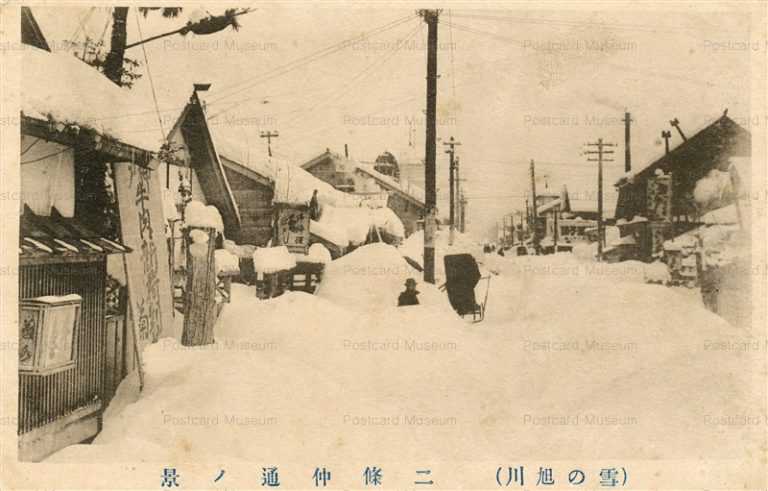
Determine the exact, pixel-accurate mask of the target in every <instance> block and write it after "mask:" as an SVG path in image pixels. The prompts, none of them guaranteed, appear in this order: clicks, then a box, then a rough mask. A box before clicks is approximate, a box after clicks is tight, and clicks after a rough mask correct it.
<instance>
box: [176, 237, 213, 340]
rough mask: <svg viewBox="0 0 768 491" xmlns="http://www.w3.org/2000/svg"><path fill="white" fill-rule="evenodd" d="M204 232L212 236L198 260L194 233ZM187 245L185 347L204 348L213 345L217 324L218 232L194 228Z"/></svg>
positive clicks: (183, 335)
mask: <svg viewBox="0 0 768 491" xmlns="http://www.w3.org/2000/svg"><path fill="white" fill-rule="evenodd" d="M192 230H200V231H202V232H205V233H206V234H208V241H207V243H206V244H203V245H204V246H206V252H205V254H204V255H202V256H200V257H196V256H195V255H194V254H192V252H191V251H190V246H191V245H192V244H191V243H190V242H191V240H190V237H189V235H190V232H191V231H192ZM184 238H185V241H186V243H187V291H186V299H185V301H184V331H183V333H182V335H181V344H182V345H184V346H202V345H205V344H212V343H213V342H214V338H213V326H214V324H215V323H216V265H215V264H214V253H213V252H214V249H215V243H216V230H215V229H214V228H192V229H188V230H187V231H186V232H185V234H184Z"/></svg>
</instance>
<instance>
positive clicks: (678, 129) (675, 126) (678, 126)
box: [669, 118, 688, 141]
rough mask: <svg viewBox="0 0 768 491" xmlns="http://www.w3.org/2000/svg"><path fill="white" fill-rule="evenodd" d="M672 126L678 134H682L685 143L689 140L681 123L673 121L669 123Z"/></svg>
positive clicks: (676, 120)
mask: <svg viewBox="0 0 768 491" xmlns="http://www.w3.org/2000/svg"><path fill="white" fill-rule="evenodd" d="M669 124H670V125H672V126H673V127H674V128H675V129H676V130H677V132H678V133H680V138H682V139H683V141H687V140H688V138H686V137H685V133H683V130H681V129H680V121H679V120H678V119H677V118H675V119H673V120H672V121H670V122H669Z"/></svg>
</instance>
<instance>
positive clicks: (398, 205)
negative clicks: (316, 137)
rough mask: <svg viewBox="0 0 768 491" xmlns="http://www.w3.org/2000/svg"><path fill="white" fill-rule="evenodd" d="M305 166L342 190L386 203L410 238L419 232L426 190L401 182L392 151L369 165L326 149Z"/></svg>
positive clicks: (424, 207) (304, 166) (316, 175)
mask: <svg viewBox="0 0 768 491" xmlns="http://www.w3.org/2000/svg"><path fill="white" fill-rule="evenodd" d="M390 157H391V158H390ZM301 167H302V168H303V169H304V170H306V171H308V172H310V173H311V174H312V175H314V176H315V177H317V178H318V179H321V180H323V181H325V182H327V183H328V184H330V185H332V186H333V187H335V188H336V189H338V190H340V191H344V192H346V193H351V194H355V195H357V196H360V197H362V198H363V199H368V200H372V201H378V202H384V203H386V206H387V207H389V208H390V209H392V210H393V211H394V212H395V214H396V215H397V216H398V218H400V220H401V221H402V222H403V226H404V227H405V234H406V236H408V235H410V234H412V233H413V232H415V231H416V230H418V228H419V223H420V222H421V220H423V218H424V212H425V209H426V205H425V202H424V191H423V190H422V189H421V188H420V187H418V186H415V185H412V184H411V183H410V182H407V181H405V180H403V179H400V177H399V176H400V173H399V167H398V164H397V161H396V160H394V157H393V156H392V154H390V153H389V152H385V153H383V154H382V155H380V156H379V158H378V159H377V161H376V162H375V163H374V164H366V163H362V162H358V161H355V160H351V159H347V158H344V157H342V156H340V155H338V154H336V153H333V152H331V151H330V150H326V151H325V152H323V153H322V154H320V155H318V156H317V157H315V158H313V159H311V160H309V161H307V162H305V163H304V164H303V165H302V166H301ZM382 170H384V171H387V172H391V174H385V173H383V172H382ZM393 174H396V175H397V176H398V177H397V178H395V177H394V176H393Z"/></svg>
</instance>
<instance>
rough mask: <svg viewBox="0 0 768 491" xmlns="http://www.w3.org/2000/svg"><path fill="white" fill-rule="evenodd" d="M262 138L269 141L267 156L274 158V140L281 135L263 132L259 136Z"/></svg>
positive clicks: (275, 132)
mask: <svg viewBox="0 0 768 491" xmlns="http://www.w3.org/2000/svg"><path fill="white" fill-rule="evenodd" d="M259 136H260V137H261V138H266V139H267V154H268V155H269V156H270V157H271V156H272V138H277V137H278V136H280V134H279V133H278V132H277V131H262V132H261V133H260V135H259Z"/></svg>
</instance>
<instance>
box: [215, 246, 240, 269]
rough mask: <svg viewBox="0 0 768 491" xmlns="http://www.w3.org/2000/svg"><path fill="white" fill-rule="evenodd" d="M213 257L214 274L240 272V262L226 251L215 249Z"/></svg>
mask: <svg viewBox="0 0 768 491" xmlns="http://www.w3.org/2000/svg"><path fill="white" fill-rule="evenodd" d="M213 255H214V260H215V262H216V274H219V273H239V272H240V260H239V259H238V258H237V256H235V255H234V254H232V253H231V252H229V251H228V250H226V249H216V250H215V251H214V252H213Z"/></svg>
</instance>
